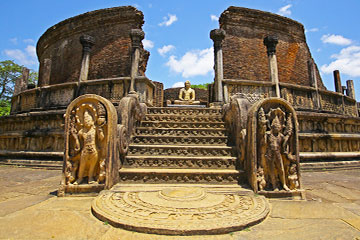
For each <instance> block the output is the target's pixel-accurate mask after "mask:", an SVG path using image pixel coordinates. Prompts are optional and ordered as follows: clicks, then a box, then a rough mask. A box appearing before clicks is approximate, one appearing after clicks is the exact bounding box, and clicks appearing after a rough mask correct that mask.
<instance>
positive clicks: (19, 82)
mask: <svg viewBox="0 0 360 240" xmlns="http://www.w3.org/2000/svg"><path fill="white" fill-rule="evenodd" d="M29 75H30V70H29V69H28V68H26V67H23V68H22V74H21V76H20V77H18V78H17V79H16V81H15V86H14V95H17V94H19V93H21V92H22V91H24V90H26V89H27V85H28V83H29Z"/></svg>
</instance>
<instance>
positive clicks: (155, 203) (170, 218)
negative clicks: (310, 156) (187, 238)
mask: <svg viewBox="0 0 360 240" xmlns="http://www.w3.org/2000/svg"><path fill="white" fill-rule="evenodd" d="M92 212H93V214H94V215H95V216H96V217H97V218H99V219H100V220H102V221H105V222H108V223H110V224H111V225H113V226H115V227H121V228H125V229H128V230H134V231H139V232H146V233H156V234H167V235H195V234H219V233H227V232H232V231H237V230H241V229H243V228H245V227H248V226H251V225H254V224H257V223H259V222H261V221H262V220H263V219H264V218H265V217H266V216H267V215H268V213H269V205H268V203H267V201H266V199H265V198H264V197H262V196H255V195H238V194H235V193H226V194H219V193H208V192H206V190H205V189H202V188H166V189H163V190H157V191H132V192H116V191H111V190H109V191H102V192H101V193H100V195H99V196H98V197H97V198H96V199H95V200H94V201H93V203H92Z"/></svg>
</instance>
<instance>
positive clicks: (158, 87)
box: [152, 81, 164, 107]
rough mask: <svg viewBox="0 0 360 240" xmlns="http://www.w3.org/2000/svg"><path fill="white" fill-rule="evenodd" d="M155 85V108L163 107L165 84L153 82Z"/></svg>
mask: <svg viewBox="0 0 360 240" xmlns="http://www.w3.org/2000/svg"><path fill="white" fill-rule="evenodd" d="M152 83H153V84H155V90H154V91H155V92H154V101H153V104H154V107H162V106H163V99H164V84H162V83H161V82H155V81H152Z"/></svg>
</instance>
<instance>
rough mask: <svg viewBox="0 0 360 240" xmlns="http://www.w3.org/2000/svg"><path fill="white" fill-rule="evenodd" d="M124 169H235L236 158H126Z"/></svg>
mask: <svg viewBox="0 0 360 240" xmlns="http://www.w3.org/2000/svg"><path fill="white" fill-rule="evenodd" d="M123 166H124V167H126V168H129V167H131V168H137V167H141V168H187V169H189V168H191V169H196V168H201V169H236V157H203V156H200V157H183V156H127V157H126V158H125V161H124V165H123Z"/></svg>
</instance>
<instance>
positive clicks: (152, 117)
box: [144, 114, 223, 123]
mask: <svg viewBox="0 0 360 240" xmlns="http://www.w3.org/2000/svg"><path fill="white" fill-rule="evenodd" d="M144 121H160V122H179V123H182V122H221V123H223V119H222V116H221V115H190V116H187V115H181V114H180V115H174V114H146V115H145V119H144Z"/></svg>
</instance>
